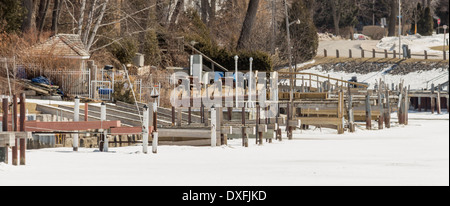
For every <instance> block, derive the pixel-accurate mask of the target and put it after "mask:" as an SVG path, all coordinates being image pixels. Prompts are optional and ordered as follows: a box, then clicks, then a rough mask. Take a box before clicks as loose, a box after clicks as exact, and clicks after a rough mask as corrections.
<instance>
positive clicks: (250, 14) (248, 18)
mask: <svg viewBox="0 0 450 206" xmlns="http://www.w3.org/2000/svg"><path fill="white" fill-rule="evenodd" d="M258 7H259V0H250V2H249V4H248V7H247V13H246V15H245V19H244V23H243V25H242V30H241V35H240V37H239V40H238V44H237V49H238V50H239V49H244V48H245V44H246V43H247V42H248V41H249V40H250V36H251V33H252V27H253V23H254V22H255V19H256V13H257V12H258Z"/></svg>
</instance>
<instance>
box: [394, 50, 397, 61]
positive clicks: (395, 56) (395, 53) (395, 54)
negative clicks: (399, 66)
mask: <svg viewBox="0 0 450 206" xmlns="http://www.w3.org/2000/svg"><path fill="white" fill-rule="evenodd" d="M396 58H397V51H396V50H394V59H396Z"/></svg>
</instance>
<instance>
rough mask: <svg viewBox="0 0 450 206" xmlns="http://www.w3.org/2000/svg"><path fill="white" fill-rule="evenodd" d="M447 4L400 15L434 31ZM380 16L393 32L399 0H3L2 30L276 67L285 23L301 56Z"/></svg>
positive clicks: (102, 51) (117, 50)
mask: <svg viewBox="0 0 450 206" xmlns="http://www.w3.org/2000/svg"><path fill="white" fill-rule="evenodd" d="M285 4H287V9H285V6H286V5H285ZM448 4H449V3H448V1H444V0H408V1H406V0H405V1H402V5H401V6H402V18H401V21H402V23H403V25H416V24H418V25H419V26H418V32H419V33H421V34H425V35H429V34H430V31H432V30H433V28H434V27H435V26H436V25H435V21H436V18H440V19H441V22H442V25H443V24H447V25H448V16H449V15H448V8H449V5H448ZM286 17H287V18H286ZM381 18H386V19H387V23H388V31H389V32H388V33H389V36H394V35H395V32H396V25H398V21H399V19H398V0H1V1H0V31H1V32H2V33H3V34H15V35H18V36H26V35H29V34H33V35H34V36H36V37H37V39H40V38H42V39H45V38H48V36H51V35H54V34H58V33H69V34H78V35H80V37H81V39H82V41H83V43H84V44H85V46H86V50H88V51H89V52H90V53H91V54H92V55H93V57H94V58H95V57H102V58H103V57H105V56H109V57H111V58H113V59H115V60H118V61H119V62H120V63H130V62H131V59H132V57H133V56H134V54H135V53H136V52H139V53H143V54H145V57H146V62H147V63H148V64H150V65H154V66H161V67H164V66H172V65H187V58H186V55H188V54H189V53H190V51H186V50H184V49H180V47H183V48H184V46H183V45H181V44H184V43H189V44H192V45H194V46H195V47H196V48H197V49H199V50H200V51H201V52H203V53H205V54H207V55H208V56H210V57H214V58H213V59H215V60H216V61H217V62H219V63H222V64H224V65H225V66H228V67H230V66H231V65H232V62H230V61H231V60H232V58H231V60H229V58H230V57H232V56H234V55H241V56H253V55H254V56H256V60H255V63H256V64H259V66H260V67H263V68H264V69H271V68H272V67H273V66H277V65H283V64H284V65H285V64H286V63H287V56H288V51H287V49H286V47H287V42H286V35H287V27H286V25H287V24H289V25H288V27H289V30H290V36H291V41H292V42H290V43H291V46H292V57H293V59H294V60H295V61H296V62H302V61H306V60H308V59H311V58H313V57H314V56H315V54H316V52H317V47H318V37H317V32H331V33H334V34H336V35H341V34H343V33H346V32H348V31H347V30H348V29H350V30H352V31H351V32H356V31H355V30H361V29H362V27H364V26H368V25H380V24H381ZM297 20H300V21H298V23H295V22H296V21H297ZM0 45H1V44H0ZM0 51H1V50H0ZM0 55H2V54H1V53H0ZM240 61H244V62H242V63H243V64H245V63H248V62H245V60H240Z"/></svg>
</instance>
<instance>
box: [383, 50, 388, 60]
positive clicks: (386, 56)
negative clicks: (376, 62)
mask: <svg viewBox="0 0 450 206" xmlns="http://www.w3.org/2000/svg"><path fill="white" fill-rule="evenodd" d="M384 58H386V59H387V58H388V52H387V50H386V49H385V50H384Z"/></svg>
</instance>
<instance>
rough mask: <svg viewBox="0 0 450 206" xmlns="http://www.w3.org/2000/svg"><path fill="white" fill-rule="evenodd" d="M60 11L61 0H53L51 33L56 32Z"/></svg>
mask: <svg viewBox="0 0 450 206" xmlns="http://www.w3.org/2000/svg"><path fill="white" fill-rule="evenodd" d="M60 11H61V0H54V3H53V13H52V33H53V34H57V33H58V20H59V13H60Z"/></svg>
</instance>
